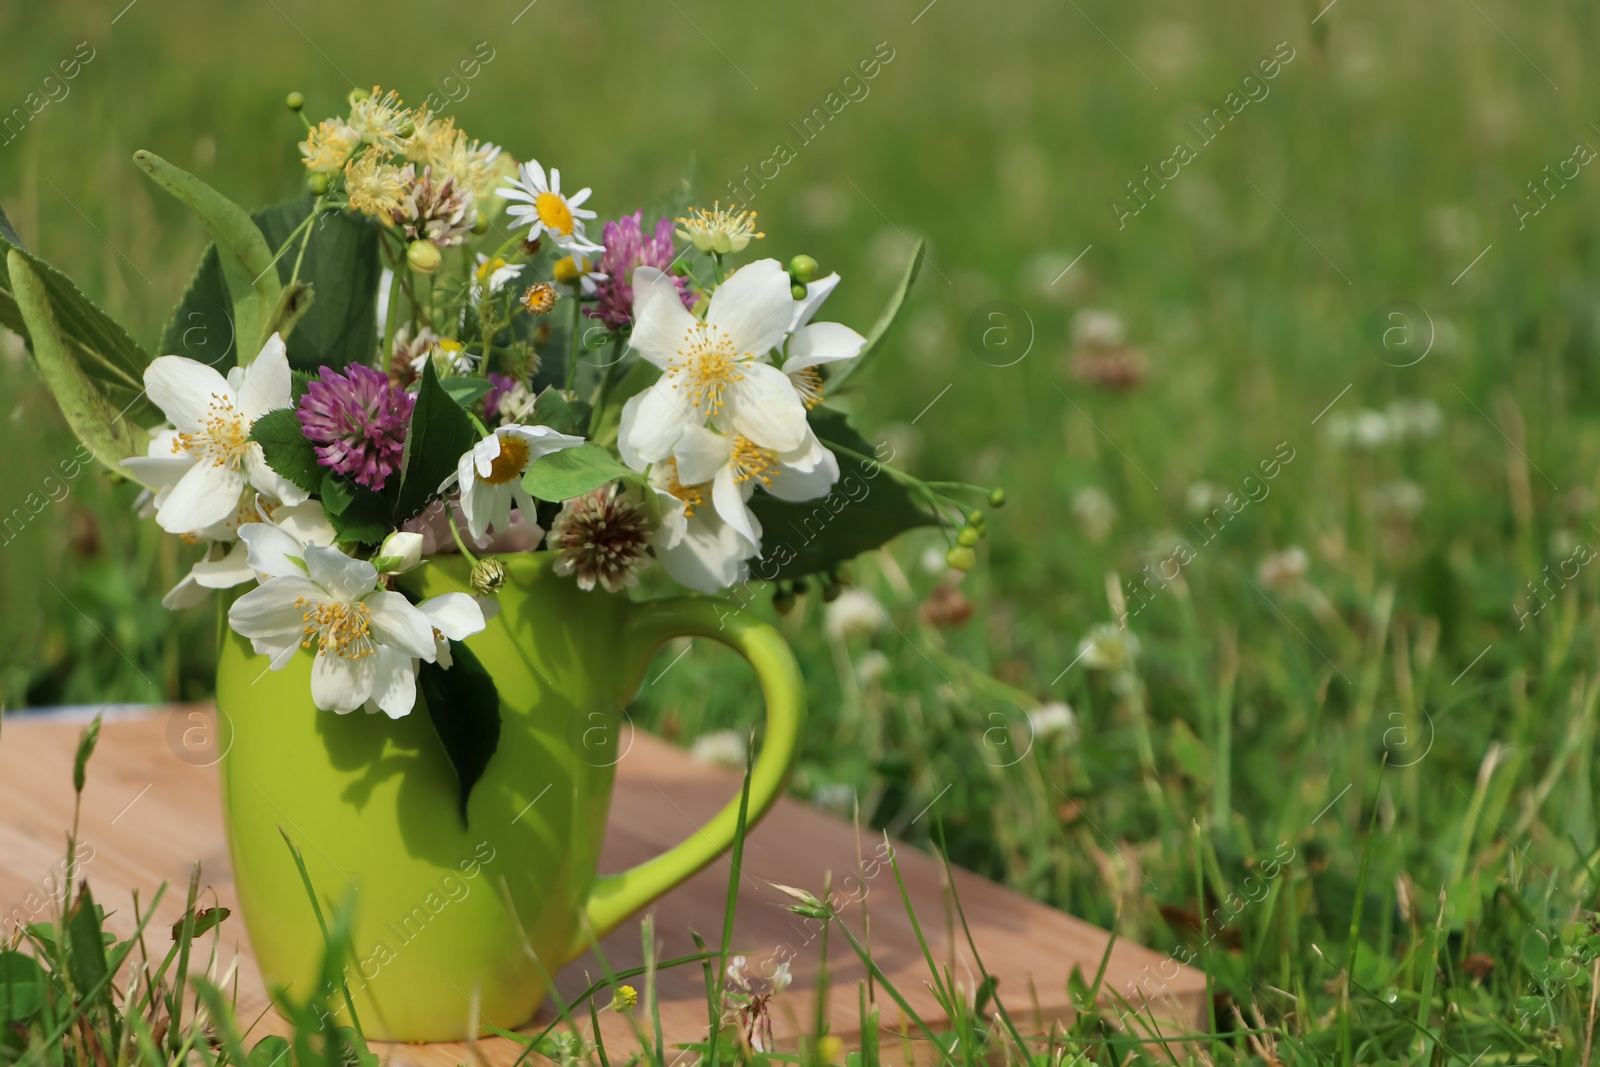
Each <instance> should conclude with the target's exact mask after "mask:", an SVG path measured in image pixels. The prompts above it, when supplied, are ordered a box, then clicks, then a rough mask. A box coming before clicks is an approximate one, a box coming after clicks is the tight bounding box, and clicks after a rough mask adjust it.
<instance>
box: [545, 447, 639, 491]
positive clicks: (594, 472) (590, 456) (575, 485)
mask: <svg viewBox="0 0 1600 1067" xmlns="http://www.w3.org/2000/svg"><path fill="white" fill-rule="evenodd" d="M619 479H624V480H628V481H643V478H642V476H641V475H639V474H638V472H636V471H631V470H629V469H628V468H627V467H624V466H623V465H622V464H621V463H618V462H617V460H616V458H615V457H614V456H612V455H611V453H610V452H607V451H606V450H605V449H604V448H601V447H600V446H599V445H597V444H595V443H594V442H593V441H586V442H584V443H583V444H581V445H578V446H577V447H575V448H564V449H562V450H561V451H560V452H552V453H550V455H548V456H544V457H543V458H541V459H536V460H534V461H533V464H532V465H531V466H530V467H529V468H528V473H527V474H524V475H523V476H522V487H523V488H524V489H526V490H527V491H528V492H530V493H532V494H533V495H534V496H535V497H537V498H538V499H540V500H549V501H552V502H555V503H559V502H561V501H563V500H571V499H572V498H573V497H575V496H582V495H583V494H584V493H587V492H589V491H590V490H591V489H598V488H600V487H601V486H602V485H606V484H607V483H609V482H614V481H617V480H619Z"/></svg>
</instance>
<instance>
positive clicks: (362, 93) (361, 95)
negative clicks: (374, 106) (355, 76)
mask: <svg viewBox="0 0 1600 1067" xmlns="http://www.w3.org/2000/svg"><path fill="white" fill-rule="evenodd" d="M371 95H372V90H371V89H351V90H350V95H349V96H347V97H345V99H346V100H348V101H349V102H350V106H351V107H355V106H356V105H357V104H359V103H361V101H363V100H365V99H366V98H367V97H369V96H371Z"/></svg>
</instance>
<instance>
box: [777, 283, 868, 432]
mask: <svg viewBox="0 0 1600 1067" xmlns="http://www.w3.org/2000/svg"><path fill="white" fill-rule="evenodd" d="M838 284H839V275H838V274H830V275H828V276H827V277H826V278H818V279H817V280H816V281H814V282H811V283H809V284H808V285H807V286H806V296H805V299H804V300H797V301H795V302H794V303H795V307H794V317H793V318H792V319H791V320H790V323H789V341H788V344H787V345H786V346H785V347H784V351H785V356H784V360H783V373H785V374H787V375H788V376H789V383H790V384H791V385H793V386H794V390H795V392H796V393H798V394H800V399H801V401H802V402H803V403H804V404H805V406H806V407H807V408H808V409H809V408H814V407H816V406H817V405H818V404H820V403H822V386H823V380H822V371H821V370H820V368H821V367H822V365H823V364H825V363H837V362H840V361H842V360H847V359H855V358H856V357H857V356H859V355H860V354H861V349H862V348H864V347H865V346H866V343H867V339H866V338H865V337H862V336H861V335H860V334H859V333H856V331H854V330H852V329H851V328H850V327H848V326H845V325H843V324H842V323H837V322H815V323H814V322H812V321H811V320H812V318H813V317H814V316H815V315H816V313H817V311H818V310H819V309H820V308H821V307H822V303H823V301H825V300H827V299H828V294H830V293H832V292H833V290H834V287H835V286H837V285H838Z"/></svg>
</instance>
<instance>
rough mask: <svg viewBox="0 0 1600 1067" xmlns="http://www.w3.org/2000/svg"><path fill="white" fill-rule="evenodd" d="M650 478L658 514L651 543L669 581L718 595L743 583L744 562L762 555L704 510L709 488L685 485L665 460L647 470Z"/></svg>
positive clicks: (674, 463) (714, 514) (711, 511)
mask: <svg viewBox="0 0 1600 1067" xmlns="http://www.w3.org/2000/svg"><path fill="white" fill-rule="evenodd" d="M636 469H637V468H636ZM649 479H650V486H651V488H652V489H654V490H655V493H656V505H657V507H659V508H660V511H661V520H660V524H659V525H658V526H657V527H656V530H655V533H654V535H653V536H652V539H651V547H652V548H653V549H654V550H655V554H656V558H657V559H659V560H660V561H661V569H662V570H664V571H666V572H667V574H668V575H669V576H670V577H671V578H672V580H673V581H675V582H678V583H680V584H682V585H686V586H688V587H689V588H690V589H696V590H699V591H700V592H702V593H715V592H719V591H721V590H723V589H726V588H728V587H729V586H731V585H733V584H734V583H736V582H739V581H742V580H744V578H745V575H746V574H747V573H748V571H749V565H748V561H749V560H750V559H752V558H754V557H755V556H758V555H760V554H761V546H760V545H759V544H757V543H755V542H752V541H750V540H748V539H747V538H745V536H744V535H743V534H741V533H740V532H739V531H738V529H736V528H735V527H734V526H733V525H731V524H730V523H727V522H725V521H723V519H722V517H721V516H720V515H718V514H717V511H716V509H715V508H714V507H710V506H708V498H709V497H710V495H711V485H710V483H708V482H702V483H700V484H698V485H684V484H683V482H682V481H681V480H679V477H678V462H677V460H675V459H673V458H672V457H670V456H669V457H668V458H666V459H664V460H662V461H661V462H659V463H655V464H652V465H651V467H650V474H649Z"/></svg>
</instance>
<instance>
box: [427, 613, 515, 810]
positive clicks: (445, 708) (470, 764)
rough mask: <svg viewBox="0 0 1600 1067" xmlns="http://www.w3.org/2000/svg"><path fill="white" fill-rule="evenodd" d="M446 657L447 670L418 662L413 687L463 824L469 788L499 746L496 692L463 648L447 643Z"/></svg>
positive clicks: (481, 775) (463, 646)
mask: <svg viewBox="0 0 1600 1067" xmlns="http://www.w3.org/2000/svg"><path fill="white" fill-rule="evenodd" d="M450 656H451V665H450V667H449V669H446V668H444V667H441V666H440V665H439V664H437V663H422V664H419V665H418V669H417V689H418V691H419V692H420V693H421V694H422V700H423V702H424V703H425V704H427V706H428V717H429V718H430V719H431V720H433V728H434V729H435V730H437V731H438V733H439V741H440V742H441V743H442V744H443V745H444V750H445V753H446V754H447V755H449V757H450V762H451V764H452V765H453V766H454V767H455V769H456V780H457V781H458V782H459V783H460V787H461V822H462V825H465V824H466V821H467V799H468V798H469V797H470V796H471V795H472V787H473V786H475V785H477V784H478V779H479V778H482V777H483V772H484V769H485V768H487V767H488V766H489V758H490V757H491V756H493V755H494V752H495V749H496V748H498V747H499V745H500V691H499V690H498V689H496V688H495V684H494V679H493V678H491V677H489V672H488V671H486V670H485V669H484V667H483V664H482V663H480V662H479V661H478V657H477V656H475V655H473V654H472V650H471V649H469V648H467V646H466V645H464V644H462V643H461V642H459V641H451V642H450Z"/></svg>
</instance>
